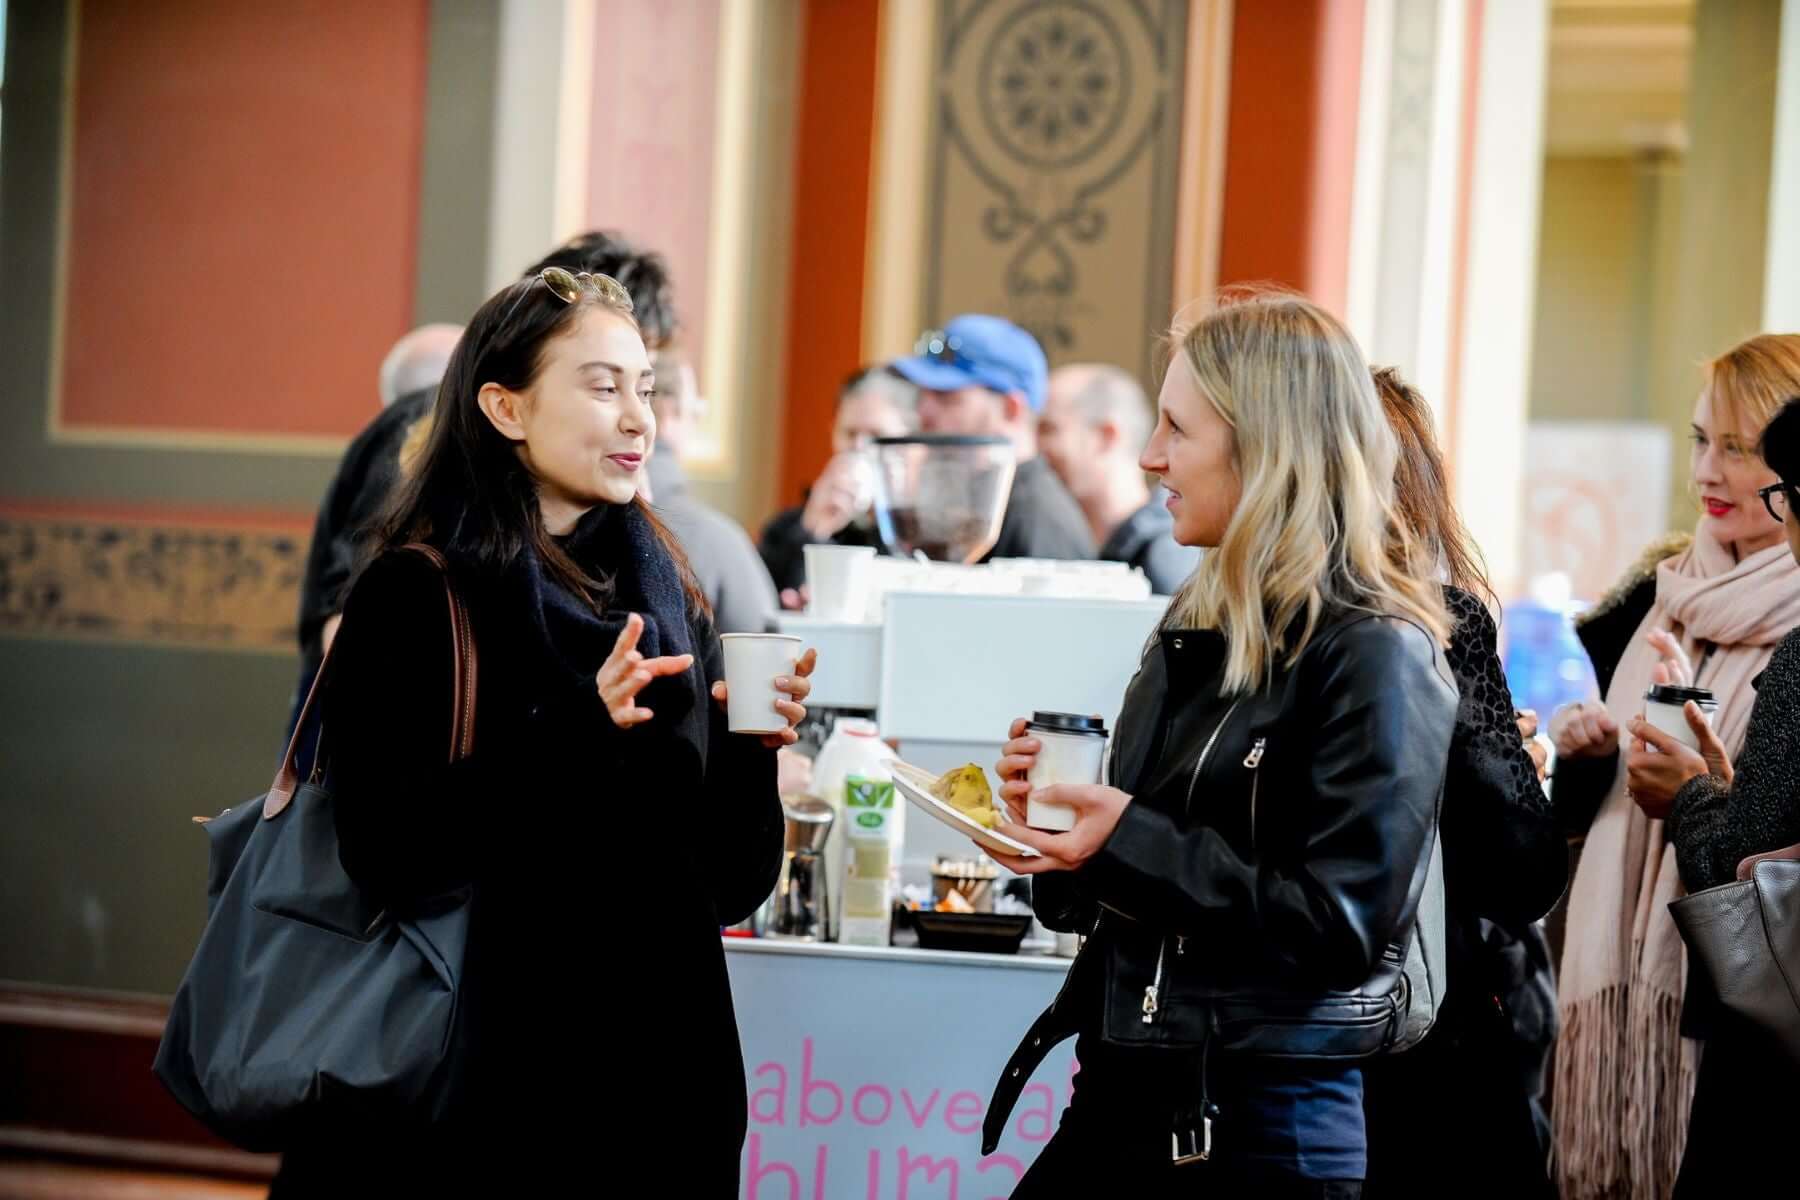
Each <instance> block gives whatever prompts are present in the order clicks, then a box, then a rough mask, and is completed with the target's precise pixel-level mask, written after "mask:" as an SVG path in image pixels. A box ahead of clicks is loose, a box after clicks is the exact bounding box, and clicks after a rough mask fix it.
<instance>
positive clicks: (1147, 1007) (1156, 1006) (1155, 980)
mask: <svg viewBox="0 0 1800 1200" xmlns="http://www.w3.org/2000/svg"><path fill="white" fill-rule="evenodd" d="M1242 703H1243V701H1242V700H1233V701H1232V702H1231V707H1230V708H1228V709H1226V710H1225V715H1224V716H1222V717H1220V718H1219V723H1218V724H1217V725H1215V726H1213V731H1212V736H1211V737H1209V738H1207V739H1206V745H1204V746H1202V747H1201V748H1200V757H1198V758H1196V759H1195V760H1194V774H1193V776H1192V777H1191V778H1190V779H1189V780H1188V792H1187V811H1188V812H1190V813H1191V812H1193V811H1194V789H1195V788H1196V787H1198V786H1199V784H1200V772H1201V771H1202V770H1203V769H1205V767H1206V760H1207V759H1208V758H1210V757H1211V756H1212V749H1213V746H1214V745H1216V744H1217V743H1218V741H1219V735H1220V734H1221V733H1223V732H1225V726H1226V725H1227V724H1228V723H1230V721H1231V714H1232V713H1234V712H1236V711H1237V709H1238V705H1239V704H1242ZM1251 753H1252V754H1254V753H1255V751H1254V750H1252V751H1251ZM1175 940H1176V943H1177V945H1176V949H1175V953H1177V954H1185V953H1187V938H1186V937H1184V936H1180V935H1177V937H1176V939H1175ZM1168 955H1169V939H1168V938H1164V939H1162V944H1161V945H1160V946H1158V947H1157V948H1156V974H1155V975H1154V976H1153V977H1152V978H1151V980H1150V986H1149V987H1147V988H1145V989H1144V1024H1146V1025H1153V1024H1155V1023H1156V1014H1157V1013H1158V1012H1159V1011H1160V1010H1161V1006H1162V981H1163V965H1164V963H1165V962H1166V961H1167V959H1168Z"/></svg>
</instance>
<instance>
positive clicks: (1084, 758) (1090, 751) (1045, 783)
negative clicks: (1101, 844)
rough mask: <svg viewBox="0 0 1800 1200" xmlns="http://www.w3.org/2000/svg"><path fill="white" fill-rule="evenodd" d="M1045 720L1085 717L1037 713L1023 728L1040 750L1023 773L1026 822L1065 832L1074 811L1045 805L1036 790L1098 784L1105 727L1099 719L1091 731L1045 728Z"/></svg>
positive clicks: (1052, 830) (1058, 806)
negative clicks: (1027, 786)
mask: <svg viewBox="0 0 1800 1200" xmlns="http://www.w3.org/2000/svg"><path fill="white" fill-rule="evenodd" d="M1046 719H1049V720H1054V721H1062V720H1068V721H1073V722H1083V721H1085V720H1087V719H1086V718H1079V717H1075V718H1070V717H1069V716H1068V715H1067V714H1063V713H1037V714H1034V715H1033V717H1032V719H1031V722H1030V723H1029V724H1027V725H1026V727H1025V734H1026V736H1027V737H1034V738H1036V739H1037V740H1038V742H1039V744H1040V745H1042V746H1043V749H1041V750H1039V751H1038V754H1037V758H1036V759H1035V760H1033V762H1032V764H1031V770H1029V771H1027V772H1026V773H1025V779H1026V781H1027V782H1029V783H1030V784H1031V792H1030V793H1029V794H1028V795H1027V796H1026V797H1025V823H1026V824H1027V825H1029V826H1031V827H1032V828H1033V829H1041V830H1043V831H1045V832H1046V833H1066V832H1068V831H1069V830H1071V829H1073V828H1075V810H1074V809H1072V808H1070V807H1069V806H1068V805H1066V804H1045V803H1044V802H1043V801H1041V800H1039V799H1038V798H1037V794H1038V789H1039V788H1046V787H1049V786H1051V785H1052V784H1058V783H1099V782H1100V768H1101V764H1102V763H1103V762H1104V760H1105V758H1106V729H1105V726H1103V725H1101V724H1100V722H1098V721H1094V722H1093V725H1094V726H1095V727H1096V728H1094V729H1093V730H1092V731H1090V732H1077V731H1075V730H1072V729H1071V730H1066V731H1064V730H1058V729H1054V728H1050V727H1047V726H1046V725H1045V724H1043V723H1042V722H1044V721H1045V720H1046Z"/></svg>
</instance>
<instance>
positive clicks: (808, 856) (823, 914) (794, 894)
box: [758, 796, 836, 942]
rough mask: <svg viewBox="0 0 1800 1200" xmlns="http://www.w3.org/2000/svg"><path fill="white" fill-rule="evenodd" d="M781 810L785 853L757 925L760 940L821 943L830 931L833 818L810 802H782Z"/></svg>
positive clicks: (795, 798)
mask: <svg viewBox="0 0 1800 1200" xmlns="http://www.w3.org/2000/svg"><path fill="white" fill-rule="evenodd" d="M781 809H782V813H783V814H784V815H785V816H786V818H787V842H786V853H785V854H784V855H783V856H782V860H781V876H780V878H779V879H778V880H777V881H776V883H775V891H774V894H772V895H771V896H770V897H769V899H768V900H767V902H765V903H764V905H763V911H762V914H761V920H760V921H759V922H758V924H759V925H760V926H761V929H762V935H763V936H764V937H771V938H787V939H789V940H791V941H798V942H822V941H824V940H825V939H826V931H827V930H829V929H830V928H831V920H830V917H831V912H830V904H831V901H830V895H829V893H828V891H827V889H826V886H825V881H826V878H827V875H826V872H827V870H828V864H827V862H826V858H825V839H826V838H827V837H828V836H830V834H831V822H832V819H833V818H834V816H835V815H836V814H835V813H833V812H832V809H831V805H829V804H827V803H825V801H823V800H819V799H816V798H815V797H812V796H783V797H782V799H781Z"/></svg>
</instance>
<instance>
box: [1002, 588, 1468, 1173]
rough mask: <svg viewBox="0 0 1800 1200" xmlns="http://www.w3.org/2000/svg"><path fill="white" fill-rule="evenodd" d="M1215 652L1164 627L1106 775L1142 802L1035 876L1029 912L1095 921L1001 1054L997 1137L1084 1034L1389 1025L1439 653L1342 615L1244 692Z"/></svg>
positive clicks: (1441, 761) (1432, 789) (1389, 1034)
mask: <svg viewBox="0 0 1800 1200" xmlns="http://www.w3.org/2000/svg"><path fill="white" fill-rule="evenodd" d="M1224 656H1225V642H1224V638H1223V636H1222V635H1220V634H1218V633H1215V632H1210V631H1200V632H1196V631H1191V630H1168V631H1165V632H1163V633H1161V634H1160V635H1158V639H1157V642H1156V643H1155V644H1153V645H1152V646H1151V647H1150V648H1149V650H1148V651H1147V652H1146V654H1145V656H1144V660H1143V663H1142V664H1141V666H1140V667H1139V669H1138V673H1137V676H1136V677H1135V678H1134V679H1133V680H1132V682H1131V686H1130V687H1129V688H1128V689H1127V691H1126V693H1125V703H1124V707H1123V709H1122V711H1121V712H1120V714H1119V722H1118V730H1117V733H1116V735H1115V738H1114V745H1113V753H1112V758H1111V764H1110V769H1109V772H1108V779H1109V781H1110V782H1111V783H1112V784H1113V786H1115V787H1118V788H1120V789H1121V790H1123V791H1126V792H1129V793H1131V795H1132V796H1133V801H1132V803H1131V804H1130V805H1128V806H1127V807H1126V809H1125V812H1124V815H1123V816H1122V817H1121V818H1120V820H1119V824H1118V827H1117V828H1116V829H1115V830H1114V831H1113V834H1112V836H1111V838H1110V839H1108V841H1107V843H1106V845H1105V846H1104V847H1103V848H1102V849H1101V851H1100V852H1099V853H1098V854H1096V855H1095V856H1094V857H1093V858H1092V859H1090V860H1089V861H1088V862H1087V863H1086V864H1085V865H1084V866H1083V867H1082V868H1081V869H1080V870H1079V871H1076V872H1070V873H1060V874H1050V875H1040V876H1037V877H1036V878H1035V880H1034V888H1033V905H1034V907H1035V908H1036V910H1037V913H1038V918H1039V919H1040V920H1041V921H1043V922H1044V924H1045V925H1047V926H1049V927H1050V928H1052V929H1057V930H1062V931H1079V932H1083V933H1087V934H1088V935H1089V937H1088V941H1087V943H1086V945H1085V946H1084V947H1083V949H1082V952H1081V954H1080V956H1079V957H1078V959H1077V961H1076V963H1075V964H1074V966H1073V967H1071V968H1070V973H1069V979H1068V982H1067V983H1065V985H1064V987H1063V990H1062V992H1061V993H1060V994H1059V995H1058V996H1057V998H1056V1000H1055V1001H1053V1002H1052V1004H1051V1006H1050V1008H1049V1009H1047V1010H1046V1011H1045V1012H1044V1014H1043V1015H1042V1016H1040V1017H1039V1018H1038V1021H1037V1023H1036V1024H1035V1025H1033V1027H1032V1028H1031V1030H1030V1031H1029V1032H1028V1033H1027V1034H1026V1036H1025V1039H1024V1041H1023V1042H1021V1043H1020V1045H1019V1048H1018V1050H1017V1051H1015V1052H1014V1054H1013V1056H1012V1059H1011V1060H1010V1061H1009V1062H1008V1063H1007V1067H1006V1070H1005V1073H1004V1074H1003V1075H1002V1076H1001V1080H1000V1085H999V1088H998V1089H997V1091H996V1093H995V1096H994V1100H993V1102H992V1103H991V1104H990V1106H989V1117H988V1124H987V1127H986V1130H985V1137H986V1140H987V1141H988V1142H989V1143H990V1144H992V1143H997V1138H998V1134H999V1132H1000V1130H1001V1129H1003V1128H1004V1125H1005V1121H1006V1116H1007V1113H1008V1112H1009V1111H1010V1110H1011V1108H1012V1106H1013V1104H1014V1103H1015V1102H1016V1100H1017V1098H1018V1093H1019V1091H1020V1089H1022V1088H1023V1086H1024V1084H1025V1082H1026V1081H1027V1080H1028V1079H1029V1078H1030V1076H1031V1073H1032V1071H1033V1070H1034V1069H1035V1068H1036V1066H1037V1064H1038V1063H1039V1062H1040V1061H1042V1059H1043V1057H1044V1055H1045V1054H1047V1053H1049V1050H1050V1047H1051V1046H1053V1045H1055V1044H1056V1042H1058V1041H1060V1040H1062V1039H1063V1038H1066V1037H1069V1036H1071V1035H1073V1034H1075V1033H1077V1032H1083V1031H1088V1032H1095V1033H1098V1034H1099V1035H1100V1036H1101V1037H1103V1038H1104V1039H1105V1040H1106V1041H1108V1042H1110V1043H1115V1044H1121V1045H1137V1046H1146V1045H1148V1046H1166V1047H1173V1048H1183V1049H1193V1048H1196V1047H1198V1048H1200V1049H1202V1050H1205V1049H1207V1048H1208V1047H1211V1048H1214V1049H1219V1050H1223V1051H1228V1052H1233V1053H1242V1054H1252V1055H1270V1056H1279V1057H1287V1058H1357V1057H1363V1056H1367V1055H1370V1054H1375V1053H1378V1052H1379V1051H1381V1050H1382V1049H1383V1048H1384V1047H1385V1046H1387V1045H1389V1044H1390V1043H1391V1042H1392V1040H1393V1039H1394V1037H1395V1036H1396V1034H1397V1033H1398V1032H1399V1027H1398V1022H1399V1018H1400V1016H1401V1015H1402V1013H1403V1011H1404V1009H1403V1006H1404V1003H1405V996H1404V993H1403V992H1402V991H1401V989H1402V987H1403V984H1402V982H1401V981H1402V979H1403V978H1404V976H1403V972H1402V970H1401V964H1402V962H1403V959H1404V952H1405V946H1406V939H1407V938H1408V936H1409V935H1410V931H1411V928H1412V922H1413V916H1414V913H1415V911H1416V909H1417V906H1418V902H1419V896H1420V894H1421V893H1422V891H1423V889H1424V884H1425V874H1426V871H1425V867H1426V859H1427V856H1426V851H1427V849H1428V848H1429V846H1430V845H1431V841H1432V838H1433V836H1434V835H1435V833H1436V831H1437V823H1438V809H1439V804H1440V801H1441V797H1442V793H1443V783H1444V770H1445V763H1446V761H1447V758H1448V754H1449V749H1450V738H1451V731H1452V727H1453V725H1454V723H1455V719H1456V707H1457V691H1456V686H1455V684H1454V683H1453V682H1452V680H1451V676H1450V672H1449V669H1448V667H1447V666H1446V665H1445V662H1444V657H1443V654H1442V652H1441V651H1440V650H1439V648H1438V647H1437V646H1436V645H1435V644H1434V642H1433V640H1432V638H1431V637H1430V635H1429V634H1427V633H1426V632H1425V631H1424V630H1423V629H1422V628H1420V627H1419V626H1417V625H1414V624H1412V623H1411V622H1408V621H1403V620H1399V619H1394V618H1385V617H1374V616H1369V615H1367V614H1346V615H1343V616H1340V617H1337V618H1335V619H1332V620H1328V621H1327V622H1326V624H1325V626H1324V627H1323V628H1322V629H1320V630H1319V631H1317V632H1315V634H1314V635H1313V638H1312V640H1311V641H1310V643H1309V644H1308V646H1307V648H1306V650H1305V651H1304V652H1303V653H1302V654H1301V656H1300V659H1299V661H1298V662H1296V663H1294V664H1293V665H1292V666H1291V667H1287V666H1280V667H1278V668H1277V669H1276V670H1275V672H1274V673H1273V675H1272V676H1271V678H1270V679H1269V680H1268V681H1267V682H1266V683H1265V684H1264V685H1263V686H1262V687H1261V688H1259V689H1258V690H1256V691H1255V692H1253V693H1250V694H1247V695H1225V694H1221V691H1220V685H1221V682H1222V678H1223V665H1224ZM1177 767H1179V768H1180V769H1179V771H1177V770H1176V769H1175V768H1177ZM1159 778H1160V779H1162V780H1165V781H1172V785H1171V784H1169V783H1165V784H1164V785H1163V786H1161V787H1160V788H1158V787H1156V786H1155V783H1156V781H1157V780H1158V779H1159ZM1146 789H1150V790H1146ZM1096 1007H1097V1008H1098V1010H1099V1011H1098V1012H1096V1011H1095V1009H1096Z"/></svg>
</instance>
